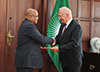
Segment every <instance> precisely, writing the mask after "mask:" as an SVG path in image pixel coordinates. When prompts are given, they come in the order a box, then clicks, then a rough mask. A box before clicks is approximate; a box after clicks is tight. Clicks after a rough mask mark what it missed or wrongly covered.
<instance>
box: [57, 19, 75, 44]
mask: <svg viewBox="0 0 100 72" xmlns="http://www.w3.org/2000/svg"><path fill="white" fill-rule="evenodd" d="M73 20H74V19H73ZM73 20H72V21H71V23H70V24H69V26H68V27H67V28H66V29H65V32H64V34H63V36H62V33H61V34H60V35H61V37H60V40H59V41H60V42H61V41H62V40H63V38H64V37H65V36H66V35H67V33H68V31H69V30H70V27H71V26H72V24H73ZM63 27H64V26H63ZM62 29H63V28H62Z"/></svg>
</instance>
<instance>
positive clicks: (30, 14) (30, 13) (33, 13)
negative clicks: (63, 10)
mask: <svg viewBox="0 0 100 72" xmlns="http://www.w3.org/2000/svg"><path fill="white" fill-rule="evenodd" d="M25 18H26V19H28V20H29V21H31V22H32V23H35V24H37V21H38V12H37V10H35V9H32V8H29V9H27V10H26V12H25Z"/></svg>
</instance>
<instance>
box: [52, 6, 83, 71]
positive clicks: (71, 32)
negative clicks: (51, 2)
mask: <svg viewBox="0 0 100 72" xmlns="http://www.w3.org/2000/svg"><path fill="white" fill-rule="evenodd" d="M59 20H61V22H62V24H61V27H60V29H59V33H58V35H57V36H56V38H55V39H56V42H57V43H56V44H59V47H56V46H55V47H52V48H51V50H54V51H57V50H59V57H60V61H61V63H62V68H63V72H80V69H81V65H82V57H83V52H82V28H81V26H80V24H79V23H78V22H77V21H75V20H74V19H73V18H72V12H71V10H70V9H69V8H67V7H61V8H60V9H59Z"/></svg>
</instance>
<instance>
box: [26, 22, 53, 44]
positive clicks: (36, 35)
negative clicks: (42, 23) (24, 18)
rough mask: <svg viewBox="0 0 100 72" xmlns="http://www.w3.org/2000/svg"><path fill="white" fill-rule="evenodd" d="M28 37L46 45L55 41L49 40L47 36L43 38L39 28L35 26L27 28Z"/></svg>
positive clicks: (30, 25)
mask: <svg viewBox="0 0 100 72" xmlns="http://www.w3.org/2000/svg"><path fill="white" fill-rule="evenodd" d="M26 33H27V36H29V37H30V38H32V39H33V40H35V41H37V42H40V43H44V44H52V43H53V41H54V40H53V39H52V38H49V37H47V36H43V35H42V34H41V33H40V32H39V31H38V29H37V27H36V26H35V25H34V24H29V25H28V26H27V30H26Z"/></svg>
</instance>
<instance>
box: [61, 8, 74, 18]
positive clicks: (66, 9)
mask: <svg viewBox="0 0 100 72" xmlns="http://www.w3.org/2000/svg"><path fill="white" fill-rule="evenodd" d="M59 10H62V11H63V13H66V14H69V15H70V17H72V12H71V10H70V9H69V8H68V7H65V6H64V7H61V8H59Z"/></svg>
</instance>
